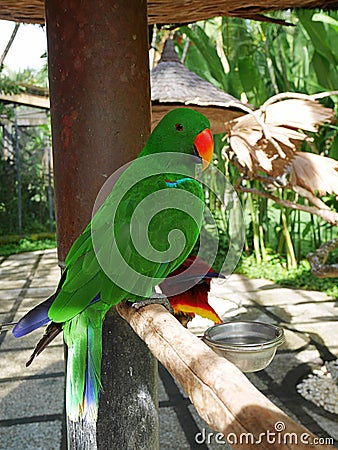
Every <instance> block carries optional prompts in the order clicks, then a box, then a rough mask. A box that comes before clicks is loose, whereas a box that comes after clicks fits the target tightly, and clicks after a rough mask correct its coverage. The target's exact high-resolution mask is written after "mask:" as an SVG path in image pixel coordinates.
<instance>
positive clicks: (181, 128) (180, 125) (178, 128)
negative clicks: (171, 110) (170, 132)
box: [175, 123, 183, 131]
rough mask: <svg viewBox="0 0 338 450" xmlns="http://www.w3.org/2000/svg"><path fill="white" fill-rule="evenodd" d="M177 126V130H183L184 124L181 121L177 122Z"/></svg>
mask: <svg viewBox="0 0 338 450" xmlns="http://www.w3.org/2000/svg"><path fill="white" fill-rule="evenodd" d="M175 128H176V130H177V131H183V125H182V124H181V123H177V124H176V125H175Z"/></svg>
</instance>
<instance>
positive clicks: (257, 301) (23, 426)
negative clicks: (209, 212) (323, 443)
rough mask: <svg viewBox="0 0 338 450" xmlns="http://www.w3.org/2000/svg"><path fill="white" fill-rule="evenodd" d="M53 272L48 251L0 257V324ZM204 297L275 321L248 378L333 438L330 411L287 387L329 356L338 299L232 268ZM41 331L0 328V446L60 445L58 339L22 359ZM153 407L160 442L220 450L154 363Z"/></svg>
mask: <svg viewBox="0 0 338 450" xmlns="http://www.w3.org/2000/svg"><path fill="white" fill-rule="evenodd" d="M58 278H59V268H58V267H57V260H56V251H55V250H45V251H39V252H32V253H23V254H20V255H13V256H10V257H7V258H1V257H0V323H4V322H11V321H16V320H17V319H18V318H19V317H20V316H22V314H23V313H24V312H26V311H28V310H29V309H30V308H32V307H33V306H34V305H36V304H37V303H39V302H40V301H42V300H43V299H44V298H46V297H47V296H48V295H50V294H51V293H52V292H53V290H54V288H55V285H56V283H57V280H58ZM210 302H211V304H212V305H213V306H214V308H215V309H216V310H217V312H218V313H219V314H220V315H221V317H222V318H223V320H238V319H241V320H242V319H243V320H255V321H263V322H269V323H274V324H279V325H281V326H282V327H283V328H284V330H285V334H286V342H285V344H284V345H283V346H282V347H281V348H280V349H279V350H278V352H277V354H276V356H275V358H274V360H273V361H272V363H271V364H270V366H268V367H267V368H266V369H265V370H263V371H260V372H256V373H252V374H247V376H248V378H249V380H250V381H251V382H252V383H253V384H254V385H255V386H256V387H257V388H258V389H259V390H260V391H261V392H263V393H264V394H265V395H266V396H267V397H268V398H269V399H270V400H271V401H273V402H274V403H275V404H276V405H278V406H279V407H280V408H281V409H283V410H284V411H286V412H287V413H288V414H289V415H290V416H291V417H293V418H294V419H295V420H297V421H298V422H300V423H302V424H303V425H304V426H306V427H307V428H309V429H310V430H311V431H312V432H313V433H315V434H316V435H317V436H319V437H322V438H330V437H331V438H333V439H334V440H335V443H337V441H338V420H337V419H338V417H337V415H336V414H333V413H329V412H327V411H325V410H324V409H323V408H320V407H318V406H316V405H315V404H313V403H312V402H310V401H308V400H305V399H304V398H303V397H302V396H300V395H299V394H298V393H297V390H296V385H297V384H298V382H299V381H300V380H302V379H303V378H304V377H305V376H307V374H309V373H310V372H311V371H312V370H313V368H319V367H321V366H322V365H323V363H324V361H331V360H334V359H336V357H337V354H338V333H337V330H338V328H337V327H338V317H337V311H338V301H337V299H333V298H329V297H327V296H326V295H325V294H323V293H320V292H310V291H303V290H300V289H297V290H293V289H288V288H285V287H283V288H281V287H278V286H276V285H275V284H273V283H272V282H271V281H268V280H261V279H260V280H249V279H247V278H245V277H243V276H241V275H236V274H234V275H231V276H230V277H229V279H228V280H226V281H225V282H224V281H216V282H214V283H213V286H212V292H211V299H210ZM210 325H211V323H210V322H209V321H208V320H205V319H201V318H196V319H194V321H193V322H192V323H191V325H190V328H191V331H192V332H194V333H196V334H203V332H204V330H205V329H206V328H207V327H208V326H210ZM40 336H41V330H38V331H35V332H34V333H31V335H29V336H26V337H25V338H23V339H15V338H14V337H13V336H12V334H11V333H10V332H4V333H2V334H0V352H1V359H0V385H1V389H0V450H11V449H13V450H14V449H15V450H38V449H41V450H58V449H65V448H66V441H65V426H64V403H63V390H64V361H63V344H62V338H61V337H59V338H57V339H56V340H55V342H54V343H53V345H51V346H50V347H49V348H48V349H47V350H45V351H44V353H43V355H42V356H41V357H39V358H37V359H36V361H35V362H34V364H32V366H30V367H29V368H26V367H25V362H26V360H27V358H28V356H29V355H30V352H31V351H32V349H33V348H34V345H35V343H36V342H37V340H38V339H39V337H40ZM159 407H160V408H159V410H160V427H161V434H160V448H161V450H176V449H177V450H184V449H210V450H214V449H216V448H217V449H218V448H222V449H224V448H229V447H228V446H227V445H225V444H224V442H222V443H221V444H217V443H216V442H215V440H214V437H212V438H210V439H209V440H207V439H204V440H203V436H204V434H203V433H204V431H205V436H208V433H211V430H209V429H208V427H207V426H206V424H205V423H204V422H203V421H202V420H201V419H200V417H199V416H198V414H197V413H196V411H195V409H194V407H193V405H191V403H190V401H189V399H188V398H187V397H186V395H185V393H184V391H183V390H182V389H181V388H180V387H179V386H177V384H176V383H175V381H174V380H173V378H172V377H171V376H170V375H169V374H168V372H167V371H166V370H165V369H164V368H163V367H162V366H160V367H159ZM286 431H287V430H286ZM201 433H202V434H201ZM213 436H215V434H214V435H213ZM119 450H120V449H119ZM122 450H123V449H122ZM135 450H136V449H135Z"/></svg>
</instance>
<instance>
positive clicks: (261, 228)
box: [175, 10, 338, 267]
mask: <svg viewBox="0 0 338 450" xmlns="http://www.w3.org/2000/svg"><path fill="white" fill-rule="evenodd" d="M274 18H278V19H284V20H285V21H286V22H287V23H288V24H289V25H276V24H274V23H269V22H255V21H249V20H242V19H237V18H215V19H212V20H208V21H204V22H199V23H196V24H193V25H189V26H184V27H181V28H180V29H179V30H177V32H176V36H175V39H176V42H177V43H176V49H177V51H178V53H179V55H181V57H183V58H184V61H185V64H186V65H187V67H188V68H189V69H190V70H192V71H194V72H196V73H198V74H199V75H200V76H201V77H203V78H205V79H207V80H208V81H210V82H211V83H213V84H215V85H217V86H218V87H220V88H221V89H223V90H225V91H227V92H229V93H230V94H232V95H234V96H235V97H237V98H240V99H241V100H242V101H244V102H245V101H247V102H248V103H250V104H251V105H253V106H254V107H259V106H260V105H262V104H263V103H264V102H266V100H267V99H269V98H270V97H272V96H273V95H276V94H279V93H282V92H298V93H304V94H315V93H318V92H322V91H331V90H334V89H338V71H337V65H338V57H337V53H336V52H335V51H334V49H335V48H337V46H338V33H337V31H338V13H337V12H336V11H335V12H331V13H323V12H320V11H318V12H316V11H305V10H299V11H294V12H291V11H286V12H279V13H276V14H274ZM336 98H337V97H333V96H331V97H328V98H326V99H325V100H324V99H323V100H321V101H322V103H323V104H325V105H326V106H329V107H331V108H332V107H334V104H335V102H334V100H336ZM308 134H309V135H310V136H311V137H312V142H311V143H310V144H306V143H303V144H302V148H301V149H299V150H302V151H307V152H313V153H317V154H318V155H322V156H328V157H331V158H334V159H336V160H337V159H338V127H337V125H336V123H334V122H333V123H326V124H324V125H323V126H322V127H321V128H320V130H319V131H316V132H310V133H308ZM218 143H219V145H218V157H217V164H218V166H219V168H220V169H221V170H222V167H221V165H224V164H225V172H226V173H227V174H228V176H229V177H230V179H231V181H232V183H233V184H235V183H236V181H237V180H238V178H239V177H240V175H241V174H240V173H239V171H238V170H237V168H236V167H233V164H231V162H229V160H226V161H225V162H224V160H222V158H221V154H222V152H223V154H224V153H226V151H227V149H225V150H224V148H223V146H224V144H222V143H221V142H219V141H218ZM226 144H227V141H226ZM228 144H229V142H228ZM228 148H229V147H228ZM331 165H332V164H331ZM332 167H335V166H334V164H333V165H332ZM333 170H335V169H333ZM242 175H243V174H242ZM244 184H245V185H246V187H247V188H249V189H250V188H251V189H255V190H256V191H259V190H262V189H263V190H266V186H264V187H262V185H261V183H260V182H259V180H252V181H250V180H247V181H244ZM270 187H271V188H272V189H273V190H274V194H275V195H276V196H279V197H280V198H281V199H282V200H286V201H289V202H294V201H295V200H298V201H299V202H300V203H301V204H308V200H307V199H303V198H301V197H300V196H299V194H297V193H295V192H292V191H284V190H282V189H279V188H278V187H276V186H270ZM249 189H248V190H249ZM317 194H318V192H317ZM321 194H323V193H322V192H321ZM241 200H242V204H243V206H244V212H245V216H246V224H247V229H246V252H247V254H250V253H251V252H252V251H253V252H254V255H255V258H256V260H257V261H258V262H260V261H262V260H263V261H264V260H265V261H267V260H268V258H269V253H271V252H277V253H279V254H280V255H281V256H282V257H285V258H286V262H287V265H288V267H295V266H296V265H297V261H299V260H300V259H301V258H302V257H304V256H306V254H307V252H309V251H310V250H313V249H314V248H316V247H317V246H318V245H320V244H321V243H322V242H324V241H325V240H327V239H331V238H332V237H335V236H336V235H337V228H336V227H334V226H332V225H329V224H328V223H327V222H325V221H323V220H322V219H319V218H318V217H315V216H313V215H311V214H309V213H306V212H302V211H297V210H293V209H289V208H286V207H285V206H283V205H281V204H278V203H275V202H272V201H271V200H268V199H267V198H260V197H257V196H254V195H251V194H249V193H244V194H241ZM321 200H323V201H324V202H325V204H326V205H327V206H329V207H330V208H331V209H332V210H333V211H338V208H337V207H338V203H337V200H336V197H335V193H333V194H329V193H328V194H327V195H325V196H322V198H321ZM327 206H326V207H327Z"/></svg>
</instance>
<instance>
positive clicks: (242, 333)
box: [203, 321, 285, 372]
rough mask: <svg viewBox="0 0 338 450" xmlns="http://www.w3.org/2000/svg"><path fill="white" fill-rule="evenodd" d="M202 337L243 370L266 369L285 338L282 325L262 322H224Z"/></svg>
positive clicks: (209, 329) (208, 330)
mask: <svg viewBox="0 0 338 450" xmlns="http://www.w3.org/2000/svg"><path fill="white" fill-rule="evenodd" d="M203 340H204V342H205V343H206V344H208V345H209V347H211V348H212V349H213V350H214V351H215V352H216V353H217V354H219V355H220V356H223V357H224V358H226V359H227V360H229V361H230V362H232V363H233V364H235V365H236V366H237V367H238V368H239V369H240V370H241V371H242V372H257V371H258V370H262V369H265V367H267V366H268V365H269V364H270V363H271V361H272V360H273V357H274V356H275V353H276V350H277V347H278V346H280V345H281V344H283V342H284V341H285V337H284V331H283V329H282V328H280V327H276V326H275V325H271V324H269V323H263V322H251V321H241V322H239V321H237V322H236V321H234V322H223V323H221V324H219V325H215V326H213V327H210V328H208V329H207V330H206V331H205V333H204V336H203Z"/></svg>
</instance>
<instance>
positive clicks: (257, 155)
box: [227, 94, 334, 177]
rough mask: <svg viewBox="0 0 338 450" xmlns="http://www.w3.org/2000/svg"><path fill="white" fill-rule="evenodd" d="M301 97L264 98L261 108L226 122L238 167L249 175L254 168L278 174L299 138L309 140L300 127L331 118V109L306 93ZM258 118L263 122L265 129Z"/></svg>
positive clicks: (315, 127)
mask: <svg viewBox="0 0 338 450" xmlns="http://www.w3.org/2000/svg"><path fill="white" fill-rule="evenodd" d="M290 95H291V94H290ZM299 95H300V94H298V96H299ZM301 96H302V95H301ZM277 97H278V96H276V99H277ZM302 97H305V98H295V99H287V100H283V101H280V102H275V103H271V102H269V101H268V102H266V104H264V105H263V106H262V108H261V109H259V110H257V111H255V112H253V113H251V114H246V115H244V116H241V117H239V118H237V119H235V120H232V121H231V122H229V123H228V124H227V125H228V130H229V141H230V147H231V150H232V151H233V152H234V154H235V156H236V162H237V165H238V166H239V168H240V170H241V169H242V170H243V171H246V172H249V174H250V175H251V176H255V175H257V173H258V171H263V172H265V173H266V174H267V175H269V176H271V177H278V176H281V175H282V174H283V173H284V171H285V168H286V167H287V166H288V165H289V164H290V161H292V160H293V158H294V155H295V151H296V150H297V148H299V146H300V144H301V142H302V141H304V140H310V137H309V136H308V135H306V134H305V133H304V132H303V131H302V130H305V131H312V132H315V131H317V130H318V127H319V125H322V124H323V123H325V122H328V121H331V120H332V118H333V115H334V111H333V110H332V109H330V108H326V107H324V106H323V105H321V104H320V103H318V102H317V101H315V100H314V99H312V98H310V97H309V96H302ZM259 122H264V125H265V128H266V129H265V130H264V129H263V128H262V126H261V125H260V124H259ZM267 132H268V134H269V136H267Z"/></svg>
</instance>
